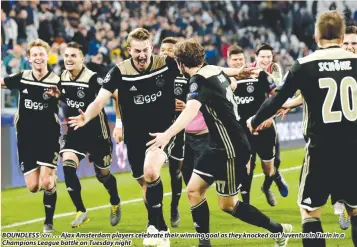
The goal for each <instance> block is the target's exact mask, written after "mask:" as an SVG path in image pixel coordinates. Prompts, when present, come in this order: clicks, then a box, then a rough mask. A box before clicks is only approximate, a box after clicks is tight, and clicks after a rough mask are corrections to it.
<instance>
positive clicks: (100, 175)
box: [95, 168, 110, 183]
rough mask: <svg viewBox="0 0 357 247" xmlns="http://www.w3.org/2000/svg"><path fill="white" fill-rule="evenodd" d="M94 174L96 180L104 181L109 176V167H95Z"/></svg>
mask: <svg viewBox="0 0 357 247" xmlns="http://www.w3.org/2000/svg"><path fill="white" fill-rule="evenodd" d="M95 176H96V177H97V179H98V181H99V182H101V183H105V182H106V181H107V180H108V179H109V177H110V170H109V169H99V168H96V169H95Z"/></svg>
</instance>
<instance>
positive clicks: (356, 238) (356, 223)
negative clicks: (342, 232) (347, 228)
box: [351, 215, 357, 247]
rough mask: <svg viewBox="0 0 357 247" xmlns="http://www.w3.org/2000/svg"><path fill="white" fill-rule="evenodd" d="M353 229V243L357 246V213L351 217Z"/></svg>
mask: <svg viewBox="0 0 357 247" xmlns="http://www.w3.org/2000/svg"><path fill="white" fill-rule="evenodd" d="M351 231H352V241H353V244H354V245H355V247H357V215H354V216H352V217H351Z"/></svg>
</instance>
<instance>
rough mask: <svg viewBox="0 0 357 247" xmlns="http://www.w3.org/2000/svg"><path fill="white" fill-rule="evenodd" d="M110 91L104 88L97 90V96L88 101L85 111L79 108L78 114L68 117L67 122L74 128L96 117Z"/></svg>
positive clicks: (109, 95) (110, 94) (108, 97)
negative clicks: (90, 101)
mask: <svg viewBox="0 0 357 247" xmlns="http://www.w3.org/2000/svg"><path fill="white" fill-rule="evenodd" d="M111 96H112V93H111V92H110V91H108V90H106V89H104V88H101V89H100V90H99V93H98V96H97V97H96V98H95V100H94V101H93V102H92V103H90V105H89V106H88V108H87V110H86V112H83V111H82V110H79V113H80V115H78V116H76V117H69V120H70V121H69V122H68V123H69V124H70V126H71V127H74V130H76V129H78V128H80V127H83V126H84V125H86V124H87V123H88V122H89V121H90V120H92V119H93V118H94V117H96V116H97V115H98V114H99V113H100V112H101V111H102V109H103V108H104V106H105V104H106V103H107V102H108V100H109V99H110V97H111Z"/></svg>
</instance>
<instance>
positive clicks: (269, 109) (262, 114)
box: [251, 62, 303, 128]
mask: <svg viewBox="0 0 357 247" xmlns="http://www.w3.org/2000/svg"><path fill="white" fill-rule="evenodd" d="M302 74H303V72H302V69H301V65H300V64H299V62H295V63H294V65H293V66H292V67H291V69H290V70H289V71H288V73H287V74H286V75H285V77H284V79H283V86H282V87H281V88H280V91H279V92H277V93H276V94H275V95H273V96H272V97H270V98H268V99H267V100H265V102H264V103H263V104H262V106H261V107H260V109H259V110H258V112H257V113H256V115H255V117H253V119H252V123H251V124H252V127H253V128H256V127H258V126H259V125H260V124H261V123H262V122H263V121H265V120H266V119H268V118H270V117H271V116H273V115H274V114H275V113H276V112H277V110H279V108H280V107H281V106H282V105H283V104H284V103H285V101H286V100H287V99H288V98H289V97H291V96H292V95H294V93H295V92H296V91H297V90H298V89H299V88H300V83H301V81H303V80H302V76H301V75H302Z"/></svg>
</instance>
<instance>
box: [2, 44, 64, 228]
mask: <svg viewBox="0 0 357 247" xmlns="http://www.w3.org/2000/svg"><path fill="white" fill-rule="evenodd" d="M50 50H51V48H50V46H49V45H48V44H47V43H46V42H45V41H43V40H40V39H36V40H34V41H31V42H30V43H29V44H28V48H27V56H28V59H29V62H30V63H31V65H32V70H25V71H23V72H21V73H18V74H14V75H11V76H9V77H7V78H4V79H3V80H1V87H2V88H8V89H16V90H18V91H19V93H20V99H19V107H18V111H17V113H16V115H15V127H16V134H17V149H18V154H19V164H20V168H21V171H22V173H23V174H24V177H25V182H26V186H27V188H28V189H29V190H30V191H31V192H32V193H36V192H38V191H40V190H43V191H44V193H43V204H44V209H45V215H46V217H45V222H44V226H43V232H46V233H50V232H53V231H54V229H53V215H54V212H55V208H56V200H57V191H56V168H57V162H58V158H59V154H58V152H59V149H60V144H59V137H60V135H61V132H60V121H59V119H58V116H57V114H58V106H57V103H58V101H57V99H56V98H54V97H50V96H49V95H47V93H46V92H47V91H48V90H49V89H50V87H51V86H56V85H57V84H58V83H59V81H60V78H59V77H58V76H57V75H56V74H55V73H53V72H52V71H48V69H47V62H48V56H49V52H50Z"/></svg>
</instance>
